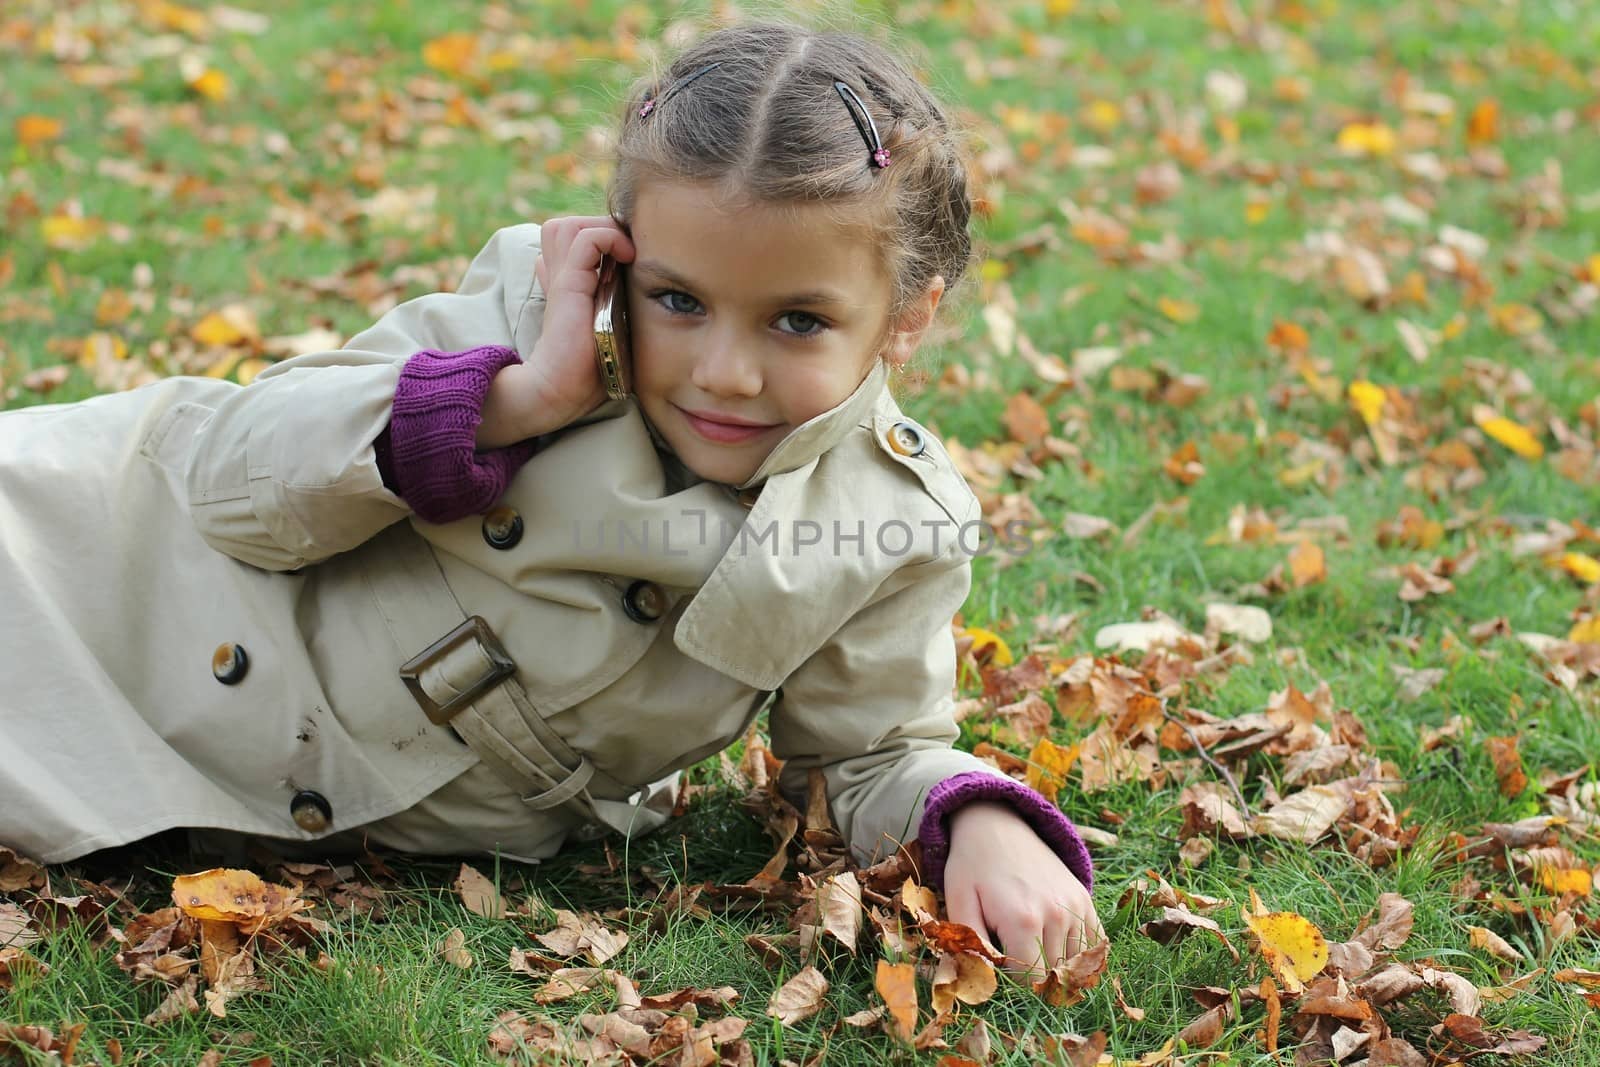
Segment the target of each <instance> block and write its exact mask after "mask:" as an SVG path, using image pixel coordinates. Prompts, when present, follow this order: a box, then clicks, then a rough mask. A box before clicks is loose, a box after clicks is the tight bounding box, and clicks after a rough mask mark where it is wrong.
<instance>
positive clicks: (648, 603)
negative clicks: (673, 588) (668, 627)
mask: <svg viewBox="0 0 1600 1067" xmlns="http://www.w3.org/2000/svg"><path fill="white" fill-rule="evenodd" d="M622 610H623V611H625V612H627V613H628V618H630V619H632V620H633V621H634V622H639V623H645V622H655V621H656V620H657V619H659V618H661V616H662V615H663V614H664V613H665V612H666V610H667V594H665V593H663V592H662V591H661V587H660V586H659V585H657V584H656V583H655V582H647V581H644V580H643V579H641V580H639V581H637V582H634V583H633V584H632V585H630V586H628V591H627V592H626V593H623V594H622Z"/></svg>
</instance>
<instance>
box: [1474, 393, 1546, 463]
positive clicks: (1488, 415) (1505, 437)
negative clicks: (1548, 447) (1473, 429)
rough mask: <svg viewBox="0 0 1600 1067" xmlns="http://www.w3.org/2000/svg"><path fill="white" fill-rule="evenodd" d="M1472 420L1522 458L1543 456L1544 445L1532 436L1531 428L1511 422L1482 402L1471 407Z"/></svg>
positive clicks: (1479, 427)
mask: <svg viewBox="0 0 1600 1067" xmlns="http://www.w3.org/2000/svg"><path fill="white" fill-rule="evenodd" d="M1472 421H1473V422H1475V423H1477V424H1478V429H1480V430H1482V431H1483V432H1484V433H1486V434H1488V435H1489V436H1490V437H1492V438H1494V439H1495V440H1496V441H1498V442H1500V443H1501V444H1502V445H1504V446H1505V447H1507V448H1509V449H1510V450H1511V451H1513V452H1515V453H1516V454H1517V455H1519V456H1521V457H1522V458H1523V459H1539V458H1541V457H1543V456H1544V445H1543V444H1541V443H1540V441H1539V438H1538V437H1536V436H1534V433H1533V431H1532V430H1529V429H1528V428H1527V427H1525V426H1523V425H1521V424H1520V423H1516V422H1512V421H1511V420H1510V419H1508V418H1506V417H1505V416H1503V415H1497V414H1496V413H1495V412H1494V410H1493V409H1491V408H1487V407H1485V406H1483V405H1482V404H1478V405H1476V406H1475V407H1474V408H1473V409H1472Z"/></svg>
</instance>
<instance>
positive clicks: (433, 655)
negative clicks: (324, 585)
mask: <svg viewBox="0 0 1600 1067" xmlns="http://www.w3.org/2000/svg"><path fill="white" fill-rule="evenodd" d="M373 540H374V541H381V542H383V543H382V544H381V545H373V546H371V547H372V548H373V549H375V551H374V552H373V555H372V556H371V557H370V558H372V559H374V560H377V561H380V562H378V563H376V564H375V565H373V566H369V567H368V568H366V574H367V580H368V582H369V584H370V586H371V588H372V593H373V596H374V598H375V599H376V601H377V603H378V609H379V611H381V612H382V614H383V617H384V621H385V622H386V623H387V625H388V627H389V632H390V634H391V635H392V636H393V637H394V640H395V643H396V644H397V645H398V646H399V647H400V648H401V649H403V650H404V649H420V650H421V651H420V652H419V653H418V654H417V655H416V656H413V657H412V658H411V659H410V660H409V661H408V662H407V664H406V665H405V666H404V667H403V668H402V670H401V677H402V679H403V680H404V681H405V683H406V685H407V687H408V688H409V689H410V690H411V694H412V696H413V698H415V699H416V700H417V702H418V704H419V705H421V706H422V708H423V710H424V711H425V712H426V713H427V714H428V717H429V718H430V719H431V720H433V721H434V722H435V723H437V724H439V725H446V724H447V725H449V727H450V728H451V729H453V730H454V731H455V732H456V734H457V736H459V737H460V738H461V739H462V740H463V741H465V742H466V743H467V745H468V746H469V747H471V749H472V751H473V753H474V754H475V755H477V756H478V758H479V759H481V760H483V762H484V763H485V764H487V765H488V767H489V769H490V770H491V771H492V772H494V774H495V776H496V777H497V778H499V779H500V780H501V781H502V782H503V783H505V784H506V785H507V786H509V787H510V788H511V789H513V790H515V791H516V794H517V796H519V797H521V799H522V802H523V803H524V804H526V805H527V806H528V807H529V808H531V809H533V810H536V811H544V810H548V809H551V808H558V807H563V806H566V807H570V808H572V809H574V810H576V811H577V812H578V813H580V814H581V816H582V817H583V818H584V819H586V820H591V821H598V822H601V823H604V824H605V825H607V826H611V827H613V828H614V829H618V830H621V831H622V832H624V833H628V832H633V833H639V832H642V831H645V830H649V829H654V828H655V827H656V826H658V825H659V824H660V823H661V822H664V821H665V817H664V815H662V814H661V813H660V812H658V811H657V810H655V808H654V807H651V808H646V807H645V805H646V804H647V803H649V801H650V800H651V799H652V794H653V793H654V792H655V790H654V789H653V788H648V787H647V788H646V789H643V790H638V791H635V790H632V789H630V788H629V787H628V786H626V785H624V784H623V783H621V782H619V781H617V780H616V779H614V778H612V777H610V776H609V775H607V774H604V773H603V772H601V771H598V770H596V769H595V766H594V764H593V763H591V762H590V761H589V759H588V757H586V756H582V755H580V754H578V753H576V752H574V751H573V750H572V748H571V747H570V746H568V745H567V743H566V742H565V741H563V740H562V739H561V738H560V737H559V736H558V735H557V734H556V732H555V731H554V730H552V729H551V728H550V724H549V723H547V722H545V720H544V717H543V716H542V715H540V714H539V712H538V710H537V709H536V708H534V706H533V704H532V703H531V702H530V701H529V700H528V695H527V693H526V692H525V691H524V690H523V688H522V685H521V684H520V683H519V682H518V681H517V678H516V674H515V671H516V665H515V663H513V662H512V661H511V658H510V656H509V655H508V654H507V653H506V652H505V649H504V648H503V647H501V646H500V643H499V640H498V639H497V638H496V637H495V635H494V631H493V630H491V629H490V628H489V626H488V624H487V623H486V622H484V621H483V619H481V618H480V617H478V616H475V615H474V616H471V617H468V616H467V614H466V612H465V611H464V610H463V609H462V607H461V604H460V602H459V601H457V600H456V597H455V593H454V592H453V591H452V590H451V589H450V586H449V584H448V583H447V582H446V581H445V578H444V573H443V571H441V570H440V569H439V562H438V560H437V559H435V558H434V555H433V550H432V548H430V547H429V545H428V543H427V542H426V541H424V540H422V539H421V538H420V537H418V536H417V535H416V534H415V533H414V532H413V531H412V530H411V529H410V527H409V526H408V525H407V524H406V523H398V524H396V525H394V526H391V527H389V528H388V529H387V530H384V531H383V532H382V533H380V534H378V535H377V537H375V538H374V539H373ZM591 787H594V788H598V789H599V790H600V791H601V792H602V793H610V794H611V795H613V796H629V794H630V793H632V794H633V796H632V797H630V800H629V802H619V801H614V800H604V799H600V798H597V797H594V796H593V795H591V793H590V788H591Z"/></svg>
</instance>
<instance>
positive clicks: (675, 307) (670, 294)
mask: <svg viewBox="0 0 1600 1067" xmlns="http://www.w3.org/2000/svg"><path fill="white" fill-rule="evenodd" d="M650 297H651V299H652V300H654V301H656V302H657V303H658V304H660V305H661V306H662V307H664V308H666V309H667V310H668V311H670V312H672V313H673V314H674V315H693V314H695V313H697V312H698V311H699V310H700V301H698V300H696V299H695V298H694V297H692V296H690V295H689V294H688V293H685V292H681V291H679V290H677V289H665V290H662V291H661V292H659V293H651V294H650Z"/></svg>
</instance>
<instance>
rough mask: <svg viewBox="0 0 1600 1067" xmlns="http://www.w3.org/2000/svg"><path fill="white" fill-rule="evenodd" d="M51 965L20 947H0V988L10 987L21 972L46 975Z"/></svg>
mask: <svg viewBox="0 0 1600 1067" xmlns="http://www.w3.org/2000/svg"><path fill="white" fill-rule="evenodd" d="M49 973H50V967H49V965H48V964H46V963H45V962H44V961H43V960H40V959H39V958H38V957H36V956H32V955H30V954H29V953H27V952H24V951H23V950H22V949H20V948H0V989H10V988H11V983H12V979H13V977H15V976H16V975H19V974H33V975H45V974H49Z"/></svg>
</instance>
